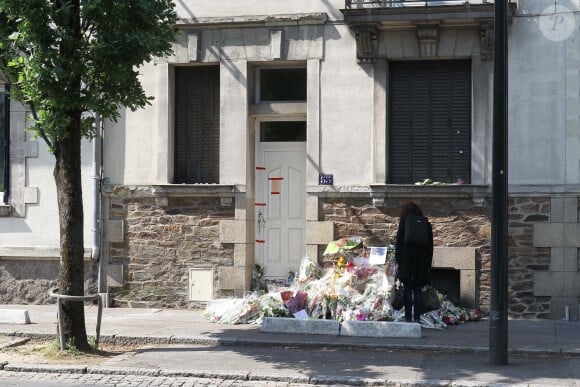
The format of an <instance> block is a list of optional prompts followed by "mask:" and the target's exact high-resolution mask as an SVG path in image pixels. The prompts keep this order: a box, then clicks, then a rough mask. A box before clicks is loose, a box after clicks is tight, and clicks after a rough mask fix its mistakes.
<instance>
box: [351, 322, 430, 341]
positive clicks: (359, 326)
mask: <svg viewBox="0 0 580 387" xmlns="http://www.w3.org/2000/svg"><path fill="white" fill-rule="evenodd" d="M340 336H362V337H409V338H420V337H421V324H412V323H411V324H410V323H402V322H387V321H354V320H353V321H345V322H343V323H342V325H341V329H340Z"/></svg>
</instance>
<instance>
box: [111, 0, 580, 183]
mask: <svg viewBox="0 0 580 387" xmlns="http://www.w3.org/2000/svg"><path fill="white" fill-rule="evenodd" d="M575 1H576V0H570V4H571V6H574V5H575V4H576V3H575ZM550 4H553V2H552V1H551V0H520V1H519V9H518V13H517V17H515V18H514V20H513V24H512V25H511V26H510V29H509V96H510V101H509V125H510V127H509V163H510V164H509V168H510V169H509V177H510V184H511V186H518V187H519V186H532V185H548V186H549V185H557V186H559V187H561V186H563V185H565V184H578V183H580V166H579V165H580V160H579V159H580V157H579V156H577V155H575V154H574V153H575V151H576V150H580V141H578V140H577V138H580V133H579V131H580V129H578V119H577V117H578V116H579V115H580V114H577V113H575V111H574V107H575V106H578V105H579V103H578V101H579V99H580V98H579V97H578V86H577V85H576V83H577V78H578V76H576V77H575V78H574V71H573V70H570V69H571V68H573V66H574V65H575V64H576V65H577V64H578V60H577V61H576V62H574V61H573V57H574V56H573V55H571V54H570V52H573V51H574V44H575V43H573V42H574V41H575V42H579V41H580V39H579V36H578V34H579V32H578V28H576V31H575V32H574V34H573V35H572V36H571V37H570V39H572V41H570V39H568V40H565V41H562V42H554V41H552V40H549V39H547V38H546V37H545V36H544V35H543V34H542V32H541V31H540V28H539V22H540V18H541V17H543V16H544V13H543V12H544V10H545V8H546V7H547V6H549V5H550ZM342 7H344V1H342V0H340V1H307V0H302V1H293V2H280V1H260V2H240V1H238V0H227V1H220V2H215V1H211V0H208V1H178V2H177V9H178V11H179V13H180V16H182V17H184V18H190V19H196V18H207V17H230V18H231V17H234V16H248V15H266V14H285V13H308V12H326V13H327V14H328V16H329V18H330V20H334V21H337V20H338V21H337V22H329V23H327V24H325V25H324V26H323V27H319V28H324V43H323V46H322V47H323V50H322V51H321V53H322V55H321V57H320V65H319V67H318V68H319V71H320V74H319V77H320V86H321V90H320V100H319V101H316V103H318V104H319V106H309V108H308V111H309V112H310V113H312V112H313V110H312V109H313V108H315V109H317V112H318V113H319V127H320V132H319V138H318V139H315V140H317V141H318V149H319V150H320V154H319V157H318V155H317V160H316V161H318V159H319V160H320V172H321V173H327V174H334V179H335V184H336V185H355V186H356V185H367V184H370V183H373V182H374V181H373V168H374V167H373V157H375V159H376V160H381V156H380V155H378V157H377V155H374V152H377V151H380V149H378V150H377V148H376V147H374V143H373V141H374V137H373V136H374V133H375V132H376V130H378V128H373V125H374V122H376V121H375V120H374V118H373V113H372V112H373V108H374V106H373V102H374V98H375V93H376V92H377V89H376V88H375V86H374V77H375V74H374V70H373V66H372V65H360V64H358V63H357V62H356V55H355V40H354V36H353V32H352V31H351V29H350V28H349V27H348V26H345V25H344V24H342V22H341V21H340V20H341V19H342V17H341V15H342V14H341V13H340V11H339V9H340V8H342ZM575 18H576V21H578V13H576V14H575ZM578 24H580V23H578ZM267 33H268V29H267V28H266V29H263V30H262V31H259V30H258V31H255V32H251V31H249V30H247V29H232V30H230V31H229V32H228V33H227V34H223V35H219V34H218V33H216V32H204V34H207V35H203V37H202V40H204V39H205V40H208V39H211V42H212V43H211V47H213V48H215V47H219V44H224V45H225V47H223V50H221V52H220V53H219V54H216V53H215V52H214V51H215V50H208V51H206V52H205V53H204V54H203V57H204V58H206V60H211V61H212V62H214V63H215V61H218V60H219V61H221V62H222V64H221V71H222V93H223V95H222V103H223V104H224V106H223V108H222V111H221V113H222V117H221V125H222V128H221V130H222V133H221V135H222V155H221V161H220V168H221V175H222V182H223V183H224V184H240V185H243V184H246V183H247V178H246V177H247V173H246V172H247V170H248V169H247V168H248V165H247V164H246V162H244V160H246V159H247V157H248V155H249V153H250V152H251V149H250V148H247V146H248V144H251V142H250V141H248V140H247V138H244V137H245V136H248V133H249V132H248V127H247V125H248V124H247V122H242V121H243V117H244V116H245V115H246V112H247V106H246V94H245V87H246V80H247V79H248V78H247V74H245V72H246V71H247V69H248V68H247V67H246V66H250V65H251V63H256V61H260V60H266V61H267V60H269V58H268V57H265V56H264V55H267V54H268V53H269V50H264V49H263V47H260V46H258V45H254V46H252V45H251V44H250V45H246V46H245V47H244V45H240V44H239V43H240V42H242V41H243V39H250V40H252V41H255V42H260V41H262V40H264V39H265V40H264V41H266V42H267V41H268V39H269V38H268V36H267V35H264V34H267ZM446 34H447V35H446V36H448V35H449V32H446ZM472 35H473V34H471V33H470V34H469V35H465V36H463V35H461V34H459V35H457V37H456V38H454V39H452V40H454V41H462V42H464V43H465V42H467V43H465V44H467V45H468V46H465V44H463V43H461V44H460V43H457V44H458V45H457V46H453V47H451V48H450V47H448V46H444V47H440V50H443V51H444V52H446V53H447V52H449V53H450V55H451V56H460V57H461V56H462V55H464V54H462V53H463V52H465V53H468V54H467V55H472V54H473V55H477V53H478V52H479V41H478V39H476V38H474V37H473V36H472ZM393 36H394V35H393V34H390V35H389V34H383V35H382V36H381V39H383V38H387V39H386V40H385V39H383V40H385V42H381V44H382V46H381V47H383V48H381V49H380V50H383V49H387V50H388V51H389V52H390V55H391V56H392V55H395V56H396V53H397V52H398V51H397V50H396V49H395V48H396V47H398V46H396V45H395V46H393V44H395V43H393V40H392V39H391V38H392V37H393ZM401 36H403V35H401ZM405 36H406V35H405ZM467 38H468V39H467ZM293 39H296V38H293ZM303 39H308V35H305V36H304V37H303ZM415 39H416V37H415V38H413V39H411V40H413V42H411V44H413V45H416V41H415ZM442 39H443V37H442ZM466 39H467V40H466ZM236 42H237V44H236ZM296 42H297V41H296V40H293V44H296ZM445 42H448V40H445ZM204 44H205V43H204ZM396 44H398V43H396ZM446 44H447V43H446ZM462 44H463V45H462ZM576 45H577V43H576ZM298 46H300V45H298ZM463 46H465V47H463ZM389 47H391V48H392V50H391V49H390V48H389ZM579 48H580V47H579ZM204 49H206V46H204ZM210 51H211V52H212V53H210ZM415 51H416V50H415ZM579 51H580V50H579ZM408 52H414V51H413V50H411V51H405V55H402V56H401V57H407V56H408V55H407V54H408ZM296 53H298V54H299V55H303V58H302V59H303V60H305V61H306V60H308V59H310V60H311V59H312V58H311V57H308V55H312V54H311V53H309V46H308V45H303V46H300V48H299V49H297V50H295V51H293V55H296ZM469 53H471V54H469ZM314 57H316V56H314ZM294 58H295V59H296V58H297V57H294ZM570 58H572V59H570ZM576 58H577V55H576ZM478 60H479V59H478V58H477V59H474V61H478ZM246 61H247V62H246ZM571 61H572V62H571ZM571 66H572V67H571ZM312 68H316V67H312ZM490 68H492V62H481V63H479V64H478V65H477V66H474V70H475V69H479V71H483V72H485V74H488V73H489V72H490V71H491V70H490ZM141 73H142V74H143V76H142V81H143V85H144V88H145V90H146V92H147V93H148V94H149V95H154V96H155V97H156V99H155V100H154V101H153V105H152V106H151V107H148V108H147V109H143V110H139V111H137V112H126V113H125V114H124V115H123V117H122V119H121V120H120V121H119V123H118V124H116V125H113V124H110V123H109V124H107V125H106V135H105V140H106V142H105V171H106V174H105V175H106V176H108V177H110V179H111V183H114V184H167V183H168V182H169V181H170V177H171V164H172V160H171V154H172V151H171V148H172V145H171V144H172V139H171V126H172V124H171V120H172V118H171V117H172V110H171V93H172V89H171V82H172V81H171V69H170V68H169V67H168V65H167V64H155V65H154V64H148V65H145V66H143V67H142V69H141ZM485 74H483V76H482V74H480V75H479V76H478V77H474V80H476V81H477V83H474V87H475V86H476V85H477V87H478V89H477V90H474V93H473V95H474V96H477V100H476V103H485V104H486V106H485V109H482V107H481V106H479V107H478V106H477V105H475V104H474V109H480V110H478V113H477V114H475V115H474V121H473V125H474V128H475V131H476V132H475V133H474V134H473V140H474V148H473V151H474V152H475V153H474V157H473V160H474V172H473V175H474V183H476V184H490V183H491V175H490V174H489V171H490V169H489V168H490V164H491V157H490V156H491V146H490V144H491V125H492V121H491V103H492V95H491V92H492V89H491V81H492V77H491V76H486V75H485ZM249 79H251V78H249ZM574 82H576V83H574ZM482 86H485V87H486V88H487V89H488V91H484V92H483V94H482V91H481V87H482ZM379 91H380V90H379ZM486 93H487V95H485V94H486ZM576 110H580V108H576ZM310 113H309V114H310ZM578 113H580V112H578ZM575 117H576V118H575ZM240 120H242V121H240ZM310 122H312V121H310ZM379 122H380V121H379ZM575 139H576V140H575ZM574 141H576V142H574ZM314 149H316V147H314ZM373 155H374V156H373ZM250 168H251V166H250ZM574 168H577V169H578V171H577V170H575V169H574ZM310 183H313V182H309V184H310Z"/></svg>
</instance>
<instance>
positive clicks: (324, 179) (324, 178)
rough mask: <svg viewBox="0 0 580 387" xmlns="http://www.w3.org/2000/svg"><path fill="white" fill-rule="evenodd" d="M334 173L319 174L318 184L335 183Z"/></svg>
mask: <svg viewBox="0 0 580 387" xmlns="http://www.w3.org/2000/svg"><path fill="white" fill-rule="evenodd" d="M333 184H334V175H318V185H333Z"/></svg>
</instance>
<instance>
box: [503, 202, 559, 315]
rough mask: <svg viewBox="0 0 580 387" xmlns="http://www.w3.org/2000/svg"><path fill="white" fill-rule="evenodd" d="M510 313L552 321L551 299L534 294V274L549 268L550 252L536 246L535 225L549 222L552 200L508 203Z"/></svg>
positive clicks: (547, 249)
mask: <svg viewBox="0 0 580 387" xmlns="http://www.w3.org/2000/svg"><path fill="white" fill-rule="evenodd" d="M508 212H509V217H508V229H509V235H508V252H509V264H508V270H509V284H508V288H509V293H508V297H509V306H508V308H509V310H508V312H509V314H510V316H514V317H520V318H550V297H536V296H534V294H533V289H534V274H535V273H536V272H538V271H547V270H549V269H550V249H549V248H546V247H534V243H533V232H534V223H537V222H548V221H549V220H550V198H549V197H510V198H509V202H508Z"/></svg>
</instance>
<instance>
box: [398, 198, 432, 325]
mask: <svg viewBox="0 0 580 387" xmlns="http://www.w3.org/2000/svg"><path fill="white" fill-rule="evenodd" d="M409 215H418V216H423V212H422V211H421V209H420V208H419V206H417V205H416V204H415V203H413V202H409V203H406V204H405V205H403V206H402V208H401V214H400V216H399V228H398V230H397V245H396V250H395V261H396V264H397V278H398V279H399V280H400V281H401V282H402V283H403V289H404V296H405V321H408V322H411V321H415V322H420V321H419V320H420V317H421V314H422V313H423V293H422V288H423V286H425V285H427V284H429V283H431V263H432V261H433V228H432V226H431V224H430V223H429V222H428V221H427V220H426V218H425V221H427V237H426V240H427V242H426V244H424V245H411V244H407V243H405V223H406V221H407V220H408V219H407V217H408V216H409ZM412 312H414V313H412ZM411 317H412V318H413V320H411Z"/></svg>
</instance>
